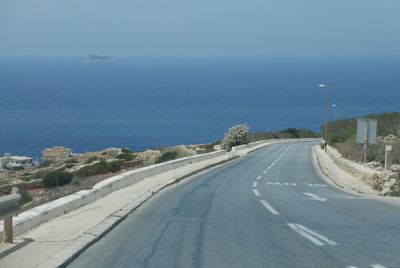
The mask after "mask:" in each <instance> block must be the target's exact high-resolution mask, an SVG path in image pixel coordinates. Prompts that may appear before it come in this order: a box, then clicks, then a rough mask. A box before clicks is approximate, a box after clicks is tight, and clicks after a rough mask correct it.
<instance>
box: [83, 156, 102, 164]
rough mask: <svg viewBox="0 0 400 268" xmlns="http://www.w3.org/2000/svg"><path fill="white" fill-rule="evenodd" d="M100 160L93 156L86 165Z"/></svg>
mask: <svg viewBox="0 0 400 268" xmlns="http://www.w3.org/2000/svg"><path fill="white" fill-rule="evenodd" d="M98 159H99V158H98V157H97V156H92V157H90V158H89V159H88V160H87V161H86V164H90V163H93V162H94V161H97V160H98Z"/></svg>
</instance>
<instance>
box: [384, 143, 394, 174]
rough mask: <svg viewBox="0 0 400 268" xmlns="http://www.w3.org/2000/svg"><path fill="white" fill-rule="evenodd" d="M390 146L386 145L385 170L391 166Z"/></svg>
mask: <svg viewBox="0 0 400 268" xmlns="http://www.w3.org/2000/svg"><path fill="white" fill-rule="evenodd" d="M392 161H393V159H392V145H386V148H385V170H389V169H390V167H391V166H392Z"/></svg>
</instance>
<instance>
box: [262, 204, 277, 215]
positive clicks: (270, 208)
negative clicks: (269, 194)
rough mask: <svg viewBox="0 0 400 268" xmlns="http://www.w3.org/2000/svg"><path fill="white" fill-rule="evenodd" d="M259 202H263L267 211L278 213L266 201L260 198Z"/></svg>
mask: <svg viewBox="0 0 400 268" xmlns="http://www.w3.org/2000/svg"><path fill="white" fill-rule="evenodd" d="M260 202H261V204H263V206H264V207H265V208H266V209H267V210H269V212H271V213H272V214H274V215H279V212H278V211H276V210H275V209H274V208H273V207H271V205H270V204H268V202H267V201H265V200H260Z"/></svg>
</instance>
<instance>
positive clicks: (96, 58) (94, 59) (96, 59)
mask: <svg viewBox="0 0 400 268" xmlns="http://www.w3.org/2000/svg"><path fill="white" fill-rule="evenodd" d="M110 62H113V59H112V58H111V56H100V55H88V57H87V59H86V60H85V63H110Z"/></svg>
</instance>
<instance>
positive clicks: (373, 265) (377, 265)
mask: <svg viewBox="0 0 400 268" xmlns="http://www.w3.org/2000/svg"><path fill="white" fill-rule="evenodd" d="M371 267H372V268H386V267H385V266H383V265H380V264H372V265H371Z"/></svg>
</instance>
